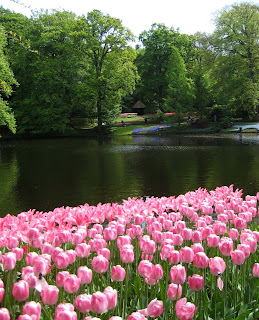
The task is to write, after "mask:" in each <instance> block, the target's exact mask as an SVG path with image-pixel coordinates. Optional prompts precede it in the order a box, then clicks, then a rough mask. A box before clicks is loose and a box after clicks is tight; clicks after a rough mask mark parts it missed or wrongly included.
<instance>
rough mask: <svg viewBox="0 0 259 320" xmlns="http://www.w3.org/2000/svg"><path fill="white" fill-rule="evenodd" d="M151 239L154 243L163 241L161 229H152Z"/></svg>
mask: <svg viewBox="0 0 259 320" xmlns="http://www.w3.org/2000/svg"><path fill="white" fill-rule="evenodd" d="M152 239H153V240H154V241H155V243H161V242H162V241H163V233H162V232H161V231H153V232H152Z"/></svg>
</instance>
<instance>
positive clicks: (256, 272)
mask: <svg viewBox="0 0 259 320" xmlns="http://www.w3.org/2000/svg"><path fill="white" fill-rule="evenodd" d="M252 272H253V276H254V277H256V278H259V263H255V264H254V266H253V270H252Z"/></svg>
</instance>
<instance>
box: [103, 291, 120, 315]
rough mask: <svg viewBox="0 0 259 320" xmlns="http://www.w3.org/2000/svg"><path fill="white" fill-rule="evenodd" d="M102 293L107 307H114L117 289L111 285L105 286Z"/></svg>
mask: <svg viewBox="0 0 259 320" xmlns="http://www.w3.org/2000/svg"><path fill="white" fill-rule="evenodd" d="M103 293H104V294H105V295H106V298H107V301H108V307H107V309H108V310H110V309H114V308H115V307H116V305H117V290H115V289H113V288H112V287H107V288H105V289H104V291H103Z"/></svg>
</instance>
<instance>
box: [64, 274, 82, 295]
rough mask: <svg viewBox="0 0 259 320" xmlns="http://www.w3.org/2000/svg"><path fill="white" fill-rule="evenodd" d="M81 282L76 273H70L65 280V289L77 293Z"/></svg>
mask: <svg viewBox="0 0 259 320" xmlns="http://www.w3.org/2000/svg"><path fill="white" fill-rule="evenodd" d="M80 284H81V283H80V279H79V278H78V277H77V276H76V275H75V274H69V275H68V276H67V277H66V279H65V281H64V290H65V291H66V292H67V293H76V292H77V291H78V290H79V287H80Z"/></svg>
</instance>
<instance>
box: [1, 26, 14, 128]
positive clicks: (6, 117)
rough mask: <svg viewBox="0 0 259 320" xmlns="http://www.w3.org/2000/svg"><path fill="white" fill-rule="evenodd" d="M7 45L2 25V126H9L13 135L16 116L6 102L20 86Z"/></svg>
mask: <svg viewBox="0 0 259 320" xmlns="http://www.w3.org/2000/svg"><path fill="white" fill-rule="evenodd" d="M6 44H7V41H6V36H5V31H4V28H3V27H2V26H1V25H0V126H7V127H8V128H9V129H10V130H11V131H12V132H13V133H15V132H16V123H15V118H14V114H13V112H12V110H11V108H10V107H9V105H8V101H7V100H6V99H7V98H8V97H9V96H10V95H11V93H12V91H13V90H12V86H13V85H18V83H17V81H16V80H15V78H14V75H13V72H12V70H11V69H10V66H9V63H8V61H7V58H6V56H5V54H4V48H5V46H6Z"/></svg>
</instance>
